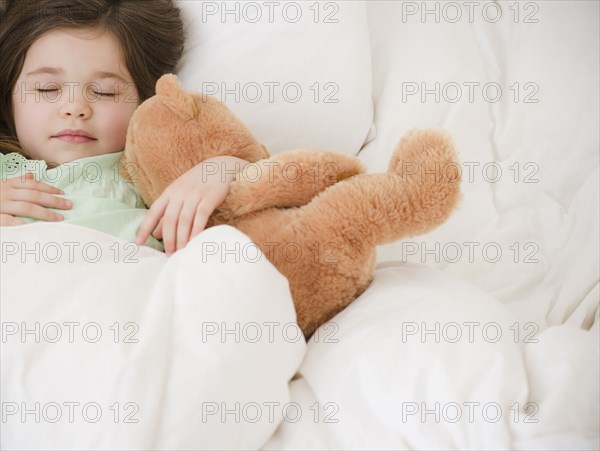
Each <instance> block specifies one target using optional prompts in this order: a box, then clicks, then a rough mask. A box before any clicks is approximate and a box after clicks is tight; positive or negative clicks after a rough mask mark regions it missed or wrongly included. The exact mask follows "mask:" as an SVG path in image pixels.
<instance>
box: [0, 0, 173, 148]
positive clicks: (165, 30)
mask: <svg viewBox="0 0 600 451" xmlns="http://www.w3.org/2000/svg"><path fill="white" fill-rule="evenodd" d="M58 28H102V29H105V30H108V31H110V32H112V33H113V34H114V35H115V36H116V37H117V39H118V40H119V42H120V44H121V47H122V48H123V54H124V57H125V65H126V67H127V69H128V71H129V73H130V74H131V77H132V78H133V82H134V84H135V86H136V88H137V92H138V95H139V98H140V102H142V101H144V100H145V99H147V98H148V97H151V96H153V95H154V94H155V92H154V88H155V85H156V81H157V80H158V79H159V78H160V77H161V76H162V75H163V74H166V73H169V72H174V71H175V68H176V66H177V64H178V62H179V59H180V58H181V54H182V53H183V45H184V39H185V36H184V30H183V22H182V20H181V16H180V11H179V9H178V8H177V7H176V6H175V4H174V2H173V0H0V58H1V60H2V64H1V65H0V152H2V153H7V152H20V153H24V152H23V150H22V149H21V148H20V146H19V144H18V140H17V133H16V128H15V124H14V119H13V107H12V91H13V89H14V87H15V84H16V82H17V79H18V78H19V74H20V73H21V70H22V69H23V63H24V61H25V56H26V54H27V51H28V50H29V47H31V45H32V44H33V43H34V42H35V41H36V40H37V39H39V38H40V37H42V36H43V35H45V34H47V33H48V32H50V31H52V30H55V29H58Z"/></svg>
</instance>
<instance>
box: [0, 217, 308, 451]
mask: <svg viewBox="0 0 600 451" xmlns="http://www.w3.org/2000/svg"><path fill="white" fill-rule="evenodd" d="M0 245H1V249H2V259H3V261H2V285H1V291H0V296H1V299H2V303H1V312H0V314H1V317H2V354H1V366H2V388H1V396H2V448H3V449H57V450H58V449H61V450H64V449H78V450H81V449H127V448H131V449H198V448H210V449H214V448H222V449H232V448H247V447H249V448H258V447H260V446H261V445H262V444H263V443H264V442H265V441H266V440H267V439H268V438H269V436H270V435H271V434H272V433H273V432H274V431H275V429H276V428H277V426H278V425H279V423H280V422H281V421H282V418H283V414H284V413H285V412H286V411H287V409H288V407H286V404H287V403H288V402H289V401H290V395H289V391H288V381H289V380H290V379H291V377H292V376H293V375H294V373H295V371H296V369H297V367H298V365H299V363H300V361H301V360H302V357H303V354H304V350H305V346H306V345H305V343H304V339H303V338H302V334H301V333H298V328H297V327H293V326H294V324H295V323H294V319H295V313H294V308H293V303H292V300H291V296H290V294H289V289H288V284H287V280H286V279H285V278H284V277H283V276H282V275H281V274H279V273H278V272H277V270H276V269H275V268H274V267H273V266H272V265H271V264H270V263H269V262H268V261H267V260H266V259H265V258H264V256H262V255H261V254H260V253H259V252H257V248H256V247H255V246H254V245H253V244H252V243H251V242H250V241H249V239H248V238H247V237H246V236H245V235H243V234H242V233H240V232H238V231H237V230H235V229H233V228H231V227H227V226H221V227H215V228H213V229H210V230H207V231H206V232H204V233H202V235H200V236H198V237H197V238H196V239H195V240H193V242H191V243H190V244H189V245H188V246H187V247H186V248H185V250H183V251H181V252H178V253H177V255H175V256H173V257H171V258H168V259H167V257H165V256H164V254H162V253H160V252H158V251H155V250H152V249H150V248H137V246H135V245H134V244H132V243H127V242H126V241H123V240H118V239H115V238H113V237H111V236H108V235H106V234H103V233H100V232H96V231H94V230H91V229H86V228H83V227H80V226H75V225H68V224H50V223H48V224H43V223H36V224H31V225H27V226H23V227H12V228H5V229H2V234H1V243H0ZM265 323H266V324H268V326H266V325H265ZM284 409H285V410H284ZM269 414H270V415H269ZM236 415H237V419H238V421H236ZM240 415H245V416H246V418H250V417H251V418H252V420H253V421H252V422H249V421H243V422H242V421H239V416H240ZM223 418H225V419H226V420H229V421H225V422H223V421H222V419H223Z"/></svg>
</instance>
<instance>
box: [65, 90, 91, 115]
mask: <svg viewBox="0 0 600 451" xmlns="http://www.w3.org/2000/svg"><path fill="white" fill-rule="evenodd" d="M61 116H63V117H64V118H77V119H89V118H91V117H92V108H91V106H90V104H89V102H87V101H86V100H85V99H84V98H82V96H77V97H76V98H71V99H69V101H67V102H65V104H64V105H63V106H62V108H61Z"/></svg>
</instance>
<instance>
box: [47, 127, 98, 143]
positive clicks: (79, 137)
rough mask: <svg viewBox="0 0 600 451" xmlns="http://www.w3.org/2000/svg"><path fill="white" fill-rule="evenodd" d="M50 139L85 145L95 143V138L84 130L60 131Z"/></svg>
mask: <svg viewBox="0 0 600 451" xmlns="http://www.w3.org/2000/svg"><path fill="white" fill-rule="evenodd" d="M52 138H56V139H60V140H61V141H67V142H72V143H87V142H90V141H96V138H94V137H93V136H92V135H90V134H89V133H88V132H86V131H85V130H62V131H60V132H58V133H57V134H56V135H52Z"/></svg>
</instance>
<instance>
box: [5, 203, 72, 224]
mask: <svg viewBox="0 0 600 451" xmlns="http://www.w3.org/2000/svg"><path fill="white" fill-rule="evenodd" d="M3 210H4V211H5V212H6V213H8V214H9V215H12V216H23V217H25V218H32V219H39V220H41V221H62V220H63V219H64V216H63V215H61V214H60V213H56V212H54V211H52V210H48V209H47V208H44V207H40V206H39V205H36V204H33V203H30V202H20V201H8V202H5V203H4V205H3Z"/></svg>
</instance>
